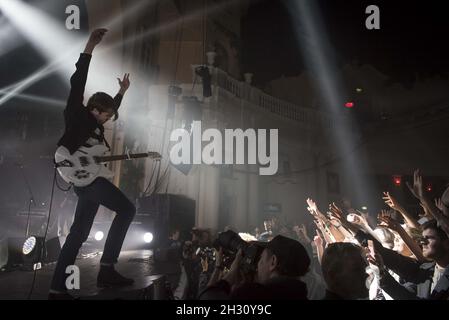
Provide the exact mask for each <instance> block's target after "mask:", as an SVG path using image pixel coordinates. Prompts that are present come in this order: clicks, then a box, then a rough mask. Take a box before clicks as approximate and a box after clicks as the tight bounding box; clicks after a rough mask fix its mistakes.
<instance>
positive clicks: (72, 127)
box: [58, 53, 123, 154]
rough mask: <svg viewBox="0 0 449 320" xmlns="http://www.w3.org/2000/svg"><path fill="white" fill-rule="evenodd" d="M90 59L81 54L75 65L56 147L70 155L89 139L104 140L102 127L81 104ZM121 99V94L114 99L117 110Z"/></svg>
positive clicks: (88, 56)
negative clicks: (63, 123) (98, 130)
mask: <svg viewBox="0 0 449 320" xmlns="http://www.w3.org/2000/svg"><path fill="white" fill-rule="evenodd" d="M91 58H92V56H91V55H90V54H86V53H81V55H80V57H79V59H78V62H77V63H76V71H75V73H74V74H73V75H72V77H71V78H70V86H71V88H70V94H69V98H68V100H67V106H66V108H65V110H64V121H65V132H64V135H63V136H62V137H61V139H60V140H59V141H58V146H64V147H66V148H67V149H68V150H69V151H70V154H72V153H74V152H75V151H76V150H77V149H78V148H79V147H81V146H83V145H84V144H85V143H86V141H87V140H88V139H89V138H90V137H95V138H97V139H98V138H100V141H101V140H104V127H103V125H101V124H99V123H98V122H97V120H96V119H95V117H94V116H93V115H92V114H91V113H90V111H89V110H88V109H87V108H86V107H85V106H84V104H83V99H84V89H85V86H86V80H87V73H88V71H89V64H90V60H91ZM122 98H123V97H122V95H121V94H117V95H116V96H115V97H114V101H115V103H116V105H117V109H118V107H119V106H120V104H121V101H122ZM97 128H98V129H100V136H99V137H98V136H97V135H96V134H95V129H97ZM104 141H105V140H104ZM106 144H107V142H106Z"/></svg>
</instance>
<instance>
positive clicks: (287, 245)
mask: <svg viewBox="0 0 449 320" xmlns="http://www.w3.org/2000/svg"><path fill="white" fill-rule="evenodd" d="M408 187H409V189H410V191H411V193H412V194H413V195H414V196H415V197H416V200H417V202H419V204H420V205H421V207H422V213H420V214H419V215H416V216H415V215H414V214H411V213H409V212H408V211H407V210H406V209H405V206H403V205H401V203H399V201H398V200H397V199H396V198H395V197H393V196H392V195H391V194H390V193H389V192H384V193H383V195H382V200H383V202H384V203H385V208H388V209H385V210H382V211H381V212H380V213H379V214H378V215H377V219H372V216H370V215H368V214H366V213H363V212H361V211H358V210H355V209H352V208H349V207H347V206H345V207H344V206H341V207H339V206H337V205H336V204H335V203H331V204H329V205H328V206H327V210H325V211H321V210H320V209H319V207H318V205H317V204H316V203H315V202H314V201H313V200H312V199H307V201H306V202H307V210H308V211H309V212H310V214H311V217H312V218H313V221H314V226H315V230H314V235H313V236H311V235H310V234H311V232H310V231H311V229H310V228H307V227H306V226H304V225H294V226H287V225H286V224H282V223H279V221H278V220H277V219H275V218H274V219H271V220H267V221H265V222H264V226H263V228H261V229H262V230H260V229H258V228H256V229H255V230H253V231H252V232H251V233H245V234H243V233H240V234H237V233H236V232H234V231H232V230H229V228H227V230H225V231H224V232H222V233H220V234H218V236H217V237H215V239H214V237H213V236H212V235H211V233H210V232H209V231H208V230H202V229H194V230H193V231H192V239H191V240H190V241H186V242H181V241H180V240H179V231H177V230H173V232H172V235H171V250H172V251H173V252H178V253H179V254H175V255H174V256H175V257H178V258H179V259H178V260H177V261H179V267H180V268H179V273H178V274H179V276H178V277H177V278H176V280H175V281H173V282H172V283H171V289H172V292H173V298H174V299H179V300H185V299H186V300H192V299H199V300H218V299H233V300H247V299H271V300H276V299H282V300H292V299H294V300H296V299H309V300H318V299H332V300H355V299H363V300H368V299H369V300H404V299H407V300H411V299H426V300H427V299H430V300H447V299H449V188H447V189H446V191H445V192H444V193H443V194H442V196H441V198H439V199H436V200H432V199H430V198H429V196H428V194H427V193H426V192H424V188H423V183H422V176H421V174H420V172H419V171H418V170H416V171H415V172H414V181H413V185H408ZM379 200H380V197H379Z"/></svg>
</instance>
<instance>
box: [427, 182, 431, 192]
mask: <svg viewBox="0 0 449 320" xmlns="http://www.w3.org/2000/svg"><path fill="white" fill-rule="evenodd" d="M426 190H427V192H432V185H431V184H429V185H427V187H426Z"/></svg>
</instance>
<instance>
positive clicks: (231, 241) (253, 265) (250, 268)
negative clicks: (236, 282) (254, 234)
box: [214, 230, 265, 273]
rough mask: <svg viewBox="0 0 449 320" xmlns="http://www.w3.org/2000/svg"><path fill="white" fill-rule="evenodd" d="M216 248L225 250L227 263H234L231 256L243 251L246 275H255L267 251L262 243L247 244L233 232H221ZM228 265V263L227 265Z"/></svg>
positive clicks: (243, 264) (243, 266)
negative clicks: (261, 258) (258, 264)
mask: <svg viewBox="0 0 449 320" xmlns="http://www.w3.org/2000/svg"><path fill="white" fill-rule="evenodd" d="M214 247H215V248H216V249H217V250H218V249H219V248H220V247H221V248H223V255H224V256H225V257H227V258H228V259H224V260H225V261H230V262H231V263H232V261H233V260H234V259H230V258H229V257H230V256H235V254H236V253H237V251H239V250H240V249H242V255H243V256H242V271H243V272H244V273H254V272H256V270H257V263H258V262H259V258H260V256H261V254H262V251H263V250H264V249H265V246H264V245H263V244H262V243H261V242H257V241H252V242H246V241H245V240H243V239H242V238H241V237H240V236H239V235H238V234H237V233H235V232H234V231H232V230H228V231H225V232H221V233H219V234H218V238H217V239H216V240H215V241H214ZM225 264H226V263H225Z"/></svg>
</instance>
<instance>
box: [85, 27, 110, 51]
mask: <svg viewBox="0 0 449 320" xmlns="http://www.w3.org/2000/svg"><path fill="white" fill-rule="evenodd" d="M106 32H108V30H107V29H103V28H101V29H95V30H94V31H92V33H91V34H90V37H89V40H88V41H87V44H86V49H85V50H84V53H87V54H92V51H93V50H94V48H95V47H96V46H97V44H99V43H100V42H101V40H103V37H104V35H105V34H106Z"/></svg>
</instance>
